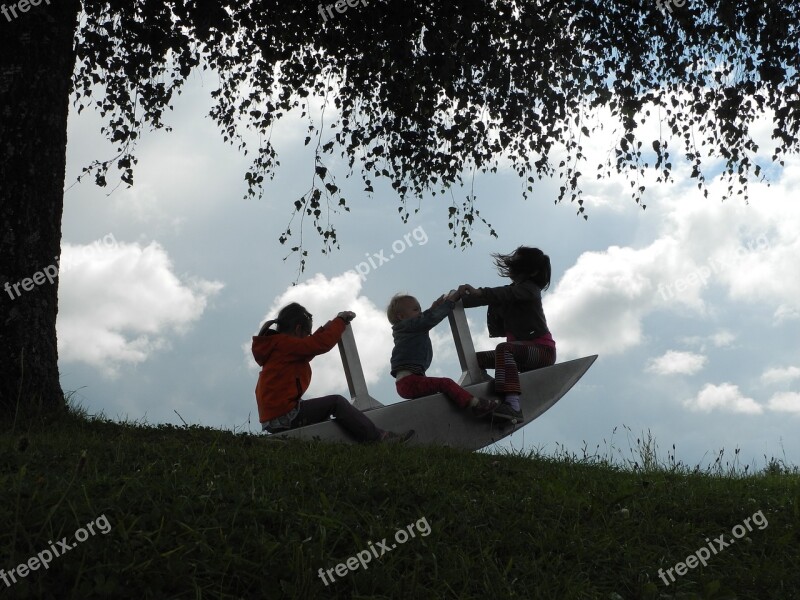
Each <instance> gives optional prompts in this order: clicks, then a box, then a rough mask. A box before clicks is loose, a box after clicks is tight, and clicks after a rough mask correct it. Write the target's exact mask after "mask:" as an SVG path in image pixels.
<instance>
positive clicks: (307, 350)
mask: <svg viewBox="0 0 800 600" xmlns="http://www.w3.org/2000/svg"><path fill="white" fill-rule="evenodd" d="M355 316H356V315H355V313H352V312H349V311H345V312H340V313H339V314H338V315H337V317H336V318H335V319H333V320H331V321H328V322H327V323H326V324H325V325H323V326H322V327H320V328H319V329H317V331H315V332H314V333H313V334H312V333H311V322H312V317H311V314H310V313H309V312H308V311H307V310H306V309H305V308H303V307H302V306H301V305H299V304H297V303H296V302H293V303H292V304H289V305H287V306H284V307H283V308H282V309H281V311H280V312H279V313H278V318H277V319H274V320H270V321H267V322H266V323H264V325H263V326H262V327H261V331H259V332H258V335H257V336H255V337H253V358H255V360H256V362H257V363H258V364H259V365H261V367H262V368H261V373H260V374H259V376H258V384H257V385H256V401H257V402H258V420H259V421H260V422H261V427H262V429H263V430H266V431H268V432H270V433H276V432H278V431H281V430H285V429H294V428H296V427H303V426H304V425H311V424H312V423H320V422H322V421H326V420H327V419H328V418H329V417H331V416H333V417H335V418H336V422H337V423H339V424H340V425H341V426H342V427H344V429H346V430H347V431H348V432H349V433H350V434H351V435H352V436H353V437H354V438H356V439H357V440H358V441H359V442H375V441H380V442H400V443H402V442H406V441H408V440H409V439H410V438H411V437H413V435H414V430H413V429H412V430H410V431H407V432H405V433H404V434H402V435H399V434H396V433H392V432H391V431H383V430H381V429H378V428H377V427H375V425H374V424H373V423H372V421H370V420H369V419H368V418H367V417H366V416H365V415H364V413H362V412H361V411H360V410H358V409H357V408H355V407H354V406H353V405H352V404H350V402H348V401H347V399H345V398H344V397H343V396H339V395H332V396H324V397H322V398H312V399H309V400H303V401H300V397H301V396H302V395H303V393H304V392H305V391H306V389H308V385H309V383H310V382H311V365H310V364H309V363H310V361H311V359H312V358H314V357H315V356H317V355H318V354H324V353H325V352H327V351H328V350H330V349H331V348H333V347H334V346H335V345H336V343H337V342H338V341H339V339H340V338H341V337H342V333H344V330H345V328H346V327H347V324H348V323H349V322H350V321H352V320H353V319H354V318H355ZM274 324H277V325H278V330H277V331H273V330H272V329H270V327H271V326H272V325H274Z"/></svg>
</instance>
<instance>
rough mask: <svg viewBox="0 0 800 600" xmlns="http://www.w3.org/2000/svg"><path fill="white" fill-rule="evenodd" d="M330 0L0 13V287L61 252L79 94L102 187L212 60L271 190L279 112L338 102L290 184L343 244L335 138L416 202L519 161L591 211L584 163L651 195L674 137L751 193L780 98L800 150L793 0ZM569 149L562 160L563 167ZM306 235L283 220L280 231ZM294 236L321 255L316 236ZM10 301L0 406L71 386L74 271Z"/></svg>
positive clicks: (221, 0) (255, 171) (784, 135)
mask: <svg viewBox="0 0 800 600" xmlns="http://www.w3.org/2000/svg"><path fill="white" fill-rule="evenodd" d="M328 5H329V3H328V2H323V4H322V5H320V6H318V5H317V4H316V3H313V2H310V3H305V2H303V3H293V2H286V1H284V2H275V1H257V0H236V1H233V0H167V1H166V2H164V1H158V2H156V1H154V0H139V1H136V2H123V1H121V0H111V1H107V2H95V1H91V0H85V1H84V2H83V4H82V5H79V3H78V2H76V1H75V0H59V1H58V2H53V3H52V4H51V5H49V6H47V5H45V4H42V5H40V6H39V7H38V8H36V9H35V14H34V11H33V10H32V12H31V13H28V14H21V15H19V16H18V18H16V19H15V20H14V21H13V22H10V23H5V22H2V21H0V28H2V40H3V41H2V46H0V48H2V51H0V106H1V107H2V113H0V127H1V129H0V135H1V136H2V137H1V138H0V142H1V143H2V148H3V161H2V164H1V165H0V198H1V199H2V203H3V204H2V207H1V208H0V213H2V218H3V223H4V224H6V223H8V225H5V227H4V235H3V238H2V242H0V244H2V258H0V286H2V285H3V284H4V283H6V282H11V283H15V282H19V281H21V280H22V279H24V278H26V277H30V276H31V275H32V274H33V273H35V272H36V271H39V270H41V269H42V268H43V266H45V265H47V264H50V263H51V262H52V259H53V257H54V256H56V255H57V254H58V252H59V243H60V219H61V210H62V200H63V193H62V189H63V177H64V165H65V150H64V148H65V142H66V123H67V121H66V119H67V103H68V101H69V100H70V99H71V100H72V102H73V106H74V107H75V108H77V109H78V110H82V109H83V108H85V107H87V106H90V105H94V106H96V107H97V108H98V109H99V110H100V111H101V114H102V115H103V116H104V118H105V119H106V126H105V127H104V132H105V134H106V136H107V137H108V139H109V140H110V141H112V142H113V143H114V144H115V145H116V147H117V150H118V155H117V156H116V157H115V158H113V159H112V160H106V161H98V162H96V163H94V164H92V165H89V166H88V167H87V169H86V170H85V174H91V175H92V176H94V177H95V179H96V182H97V183H98V184H99V185H105V184H106V179H107V177H108V176H109V171H110V170H118V171H119V176H120V177H121V179H122V181H123V182H124V183H126V184H128V185H132V184H133V174H134V166H135V163H136V159H135V153H134V150H135V143H136V141H137V140H138V139H139V137H140V136H141V135H142V134H143V132H144V131H146V130H147V129H152V128H162V127H166V126H167V125H166V123H165V111H166V110H168V109H169V108H170V103H171V101H172V98H173V96H174V95H175V94H176V93H180V89H181V86H182V85H183V84H184V83H185V81H186V79H187V77H189V76H190V74H191V73H192V71H193V70H194V69H203V70H210V71H212V72H213V73H214V74H215V76H216V77H217V78H218V82H219V83H218V87H217V88H216V89H215V90H214V91H213V92H212V96H213V98H214V101H215V103H214V106H213V109H212V111H211V117H212V118H213V119H214V120H215V121H216V122H217V123H218V125H219V127H220V130H221V132H222V134H223V136H224V138H225V140H226V141H229V142H230V143H231V144H234V145H236V146H238V147H239V148H240V149H241V150H242V151H244V152H248V153H250V154H251V155H252V156H253V161H252V164H251V167H250V168H249V170H248V172H247V173H246V174H245V180H246V183H247V194H248V195H257V196H261V194H262V192H263V185H264V183H265V179H268V178H270V177H271V176H272V175H273V174H274V171H275V169H276V168H277V166H278V165H279V162H278V157H277V155H276V153H275V149H274V148H273V146H272V144H271V143H270V131H271V128H272V126H273V124H274V123H275V122H276V121H277V120H278V119H280V118H281V116H283V115H285V114H286V113H287V112H288V111H290V110H292V109H295V108H298V107H300V108H302V109H303V111H304V113H306V114H308V113H309V106H310V100H311V99H312V98H313V97H318V98H321V99H322V101H323V103H324V106H325V107H326V108H327V111H326V112H325V118H324V120H323V121H322V122H317V123H315V122H312V121H311V120H310V122H309V126H308V137H307V138H306V143H307V144H312V145H313V147H314V148H315V150H316V152H315V157H316V158H315V163H316V164H315V165H314V168H313V172H312V173H310V175H311V176H312V178H313V184H312V185H311V187H310V189H309V190H308V192H307V193H306V194H304V195H303V196H302V197H301V198H298V199H296V200H292V202H293V203H294V209H295V215H296V216H297V215H299V217H300V219H301V220H302V219H303V218H309V219H310V220H311V223H312V224H313V226H314V227H315V228H316V230H317V232H318V234H319V235H320V236H321V239H322V243H323V251H328V250H330V249H331V248H332V247H334V246H336V245H337V243H338V240H337V237H336V230H335V228H334V226H333V223H332V222H331V220H330V216H331V212H332V211H335V210H341V209H344V210H348V202H347V198H345V197H344V195H343V194H342V192H341V190H340V188H339V187H338V186H337V185H336V181H335V179H334V177H333V174H332V173H331V172H329V171H328V169H327V167H326V163H325V158H326V157H328V156H332V155H334V154H337V153H340V154H341V155H342V156H344V157H345V158H346V159H347V161H348V165H349V171H348V173H346V176H348V177H349V176H352V175H355V174H356V173H357V175H358V176H359V177H361V179H362V180H363V182H364V186H365V193H367V194H369V193H370V192H372V190H373V183H374V182H375V181H377V180H378V178H384V179H386V180H388V181H389V182H390V183H391V186H392V187H393V188H394V189H395V190H396V192H397V194H398V210H399V213H400V217H401V218H403V219H406V218H408V216H409V209H408V208H407V205H406V200H407V199H408V198H417V197H419V196H420V195H421V194H422V193H423V192H432V193H434V194H436V193H442V192H444V191H446V190H448V189H450V188H452V187H453V186H460V185H463V184H464V183H465V182H464V181H462V177H463V176H464V174H468V175H469V174H471V173H474V172H476V171H479V172H487V171H494V170H495V169H496V168H497V165H498V160H499V159H501V158H504V157H505V158H508V159H510V160H511V162H512V164H513V166H514V168H515V170H516V171H517V173H518V174H519V176H520V177H521V178H522V179H523V181H525V182H526V191H523V195H525V194H527V192H531V191H532V190H533V189H534V186H535V184H536V181H537V180H539V179H541V178H542V177H549V176H556V177H558V178H559V179H560V180H561V182H562V185H561V188H560V195H559V196H558V198H557V199H556V201H560V200H563V199H564V198H568V199H569V200H571V201H572V202H574V203H575V206H576V209H577V211H578V213H579V214H584V207H583V200H582V198H581V177H582V176H583V175H584V174H588V175H590V176H592V177H594V176H595V175H596V176H598V177H602V176H603V175H607V174H610V173H611V172H612V171H615V172H618V173H625V174H627V176H628V179H629V181H630V183H631V196H632V198H633V199H634V200H635V201H636V202H637V203H640V204H641V200H642V193H643V192H644V191H645V190H644V186H643V185H642V184H641V181H642V176H643V175H644V174H645V172H646V171H647V170H648V169H654V170H655V172H656V173H657V174H658V180H659V181H668V180H670V179H671V173H672V161H673V156H674V155H675V154H676V153H677V154H680V155H682V156H683V157H684V158H686V159H688V160H689V161H690V162H691V163H692V165H693V173H692V177H695V178H697V183H698V186H700V188H701V189H705V179H704V170H703V165H704V159H705V157H709V156H710V157H713V158H720V157H721V158H722V159H724V176H726V177H727V179H728V188H727V194H726V197H727V196H731V195H734V194H736V195H738V194H742V195H744V197H745V198H746V197H747V183H748V181H750V180H752V179H753V178H759V177H762V166H761V165H759V164H757V163H756V162H755V154H756V152H757V150H758V148H757V147H756V145H755V144H754V142H753V140H752V138H751V135H750V128H751V125H752V123H753V122H754V120H755V119H756V118H759V117H761V116H763V115H765V114H766V115H768V116H770V117H772V118H773V120H774V124H775V129H774V135H773V137H774V140H775V144H776V147H775V149H774V153H773V157H772V160H773V161H775V162H778V163H781V164H782V158H783V157H784V156H785V155H786V154H788V153H792V152H796V151H797V150H798V127H799V125H798V123H800V94H799V93H798V92H799V91H800V90H798V84H799V83H800V80H799V78H798V63H799V62H800V51H799V49H798V46H799V44H798V38H799V37H800V35H799V34H800V31H799V30H800V5H799V3H798V2H797V1H796V0H795V1H785V0H784V1H778V0H776V1H770V2H751V1H747V2H744V1H742V0H680V1H679V0H652V2H651V1H642V0H628V1H624V0H616V1H615V0H606V1H602V2H601V1H599V0H573V1H568V2H563V1H560V0H559V1H556V0H537V1H530V2H522V1H506V2H501V1H487V0H466V1H460V2H454V1H446V0H426V1H425V2H417V1H403V0H365V1H361V2H360V1H358V0H350V1H349V2H345V1H344V0H343V1H342V2H341V3H340V9H342V10H344V9H346V12H340V11H337V9H336V8H335V7H336V3H335V2H331V3H330V6H331V10H330V11H328V10H327V9H326V7H327V6H328ZM81 9H82V12H81V13H80V14H79V11H80V10H81ZM0 19H2V17H0ZM73 42H74V44H73ZM73 67H74V71H73ZM70 74H72V82H71V83H72V91H71V93H70V92H69V87H70ZM599 108H605V109H608V110H610V112H611V114H612V115H613V116H614V117H615V118H616V119H618V120H620V122H621V124H622V127H621V129H620V131H619V138H618V140H617V143H616V149H615V152H614V155H613V156H611V157H609V159H608V161H607V162H606V164H601V165H588V164H586V158H585V155H584V152H583V148H584V146H585V145H586V144H587V143H589V140H591V137H592V134H593V133H595V131H594V129H593V128H592V126H591V125H590V123H591V121H590V120H589V119H588V118H587V117H588V115H590V114H591V113H592V111H594V110H597V109H599ZM652 110H658V111H659V113H658V114H660V118H661V121H662V125H663V126H664V127H663V130H664V132H665V136H664V137H662V138H660V139H645V140H642V139H639V135H638V132H637V129H636V128H637V126H638V125H639V124H640V123H643V122H644V121H645V120H646V119H647V118H648V115H649V114H650V111H652ZM309 118H310V117H309ZM328 119H329V120H330V122H328ZM245 129H250V130H254V131H256V132H258V133H259V134H260V135H259V139H260V140H262V142H261V145H260V146H259V147H258V148H250V147H248V145H247V144H246V143H245V141H244V139H243V138H242V136H241V133H242V132H243V131H244V130H245ZM671 143H672V144H674V145H675V146H676V147H675V148H673V147H672V146H671V145H670V144H671ZM561 149H565V151H566V152H565V153H562V152H559V154H558V156H565V157H566V158H565V159H564V160H561V161H559V162H558V164H554V162H555V161H554V160H551V157H552V156H553V155H555V153H556V151H557V150H559V151H560V150H561ZM116 177H117V176H116V175H115V178H116ZM706 193H707V191H706ZM476 200H477V199H476V198H475V197H474V194H472V192H471V191H467V193H466V194H465V195H464V197H463V200H459V201H458V203H449V204H448V205H447V207H446V209H447V214H448V218H449V220H450V227H451V229H452V230H453V236H454V237H453V240H451V242H452V243H453V244H459V245H462V246H463V245H466V244H469V243H470V233H471V231H472V227H473V225H474V224H475V223H476V221H477V222H481V221H483V219H482V218H481V216H480V213H479V211H478V210H477V208H476ZM641 205H642V207H643V208H644V204H641ZM584 216H585V215H584ZM483 223H484V224H485V225H486V226H488V227H489V228H490V230H491V225H489V224H488V223H486V222H485V221H483ZM290 226H291V223H290ZM492 233H494V231H493V230H492ZM296 235H297V231H296V230H295V231H294V232H292V231H291V229H290V228H289V227H287V230H286V231H285V233H284V234H283V235H282V236H281V237H280V242H281V243H289V241H290V240H292V239H295V237H296ZM290 246H291V244H290ZM292 250H293V251H295V252H299V253H300V255H301V265H303V264H305V256H306V250H305V249H304V248H303V244H302V243H300V244H296V245H294V246H292ZM1 306H2V308H0V319H2V323H0V326H1V327H2V329H1V330H0V332H1V333H0V338H1V339H0V343H2V347H3V352H4V356H3V361H2V367H0V394H2V396H1V401H2V405H3V407H5V408H8V407H13V406H14V405H15V403H16V402H17V400H18V399H20V400H21V401H22V402H23V403H30V402H31V401H33V400H35V399H37V398H39V399H41V400H43V401H45V402H48V403H49V402H54V401H58V398H59V397H60V388H59V385H58V379H57V373H56V340H55V330H54V323H55V315H56V287H55V286H39V287H38V288H37V289H35V290H33V291H29V292H26V293H25V294H23V295H22V296H21V297H19V298H16V299H14V300H11V299H9V298H7V297H3V302H2V305H1Z"/></svg>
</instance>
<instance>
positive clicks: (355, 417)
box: [292, 395, 382, 442]
mask: <svg viewBox="0 0 800 600" xmlns="http://www.w3.org/2000/svg"><path fill="white" fill-rule="evenodd" d="M299 409H300V412H299V414H298V415H297V418H295V420H294V422H293V423H292V425H293V426H296V427H303V426H304V425H311V424H312V423H321V422H323V421H325V420H327V419H328V417H331V416H332V417H334V418H335V419H336V422H337V423H339V425H341V426H342V427H344V428H345V430H347V431H348V432H349V433H350V434H351V435H352V436H353V437H354V438H356V439H357V440H358V441H359V442H374V441H376V440H377V439H378V438H379V437H380V436H381V433H382V431H381V430H380V429H378V428H377V427H375V424H374V423H373V422H372V421H370V420H369V418H367V416H366V415H365V414H364V413H362V412H361V411H360V410H358V409H357V408H356V407H355V406H353V405H352V404H350V403H349V402H348V401H347V399H346V398H345V397H344V396H339V395H332V396H323V397H322V398H310V399H308V400H303V401H302V402H300V404H299ZM295 424H296V425H295Z"/></svg>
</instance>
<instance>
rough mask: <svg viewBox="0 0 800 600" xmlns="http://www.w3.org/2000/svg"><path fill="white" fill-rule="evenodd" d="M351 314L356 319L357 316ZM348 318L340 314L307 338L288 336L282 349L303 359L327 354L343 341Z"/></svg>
mask: <svg viewBox="0 0 800 600" xmlns="http://www.w3.org/2000/svg"><path fill="white" fill-rule="evenodd" d="M349 314H352V315H353V317H355V314H353V313H349ZM346 316H347V315H345V313H339V316H337V317H336V318H334V319H331V320H330V321H328V322H327V323H325V325H323V326H322V327H320V328H319V329H317V330H316V331H315V332H314V333H312V334H311V335H309V336H307V337H304V338H296V337H292V336H286V339H285V340H284V341H283V343H282V348H283V349H284V350H285V351H286V352H287V353H289V354H293V355H295V356H298V357H301V358H311V357H314V356H317V355H319V354H325V353H326V352H328V351H329V350H330V349H331V348H333V347H334V346H335V345H336V344H337V343H338V341H339V340H340V339H341V337H342V334H343V333H344V330H345V328H346V327H347V323H349V321H348V320H347V319H346Z"/></svg>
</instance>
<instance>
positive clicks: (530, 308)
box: [461, 279, 550, 340]
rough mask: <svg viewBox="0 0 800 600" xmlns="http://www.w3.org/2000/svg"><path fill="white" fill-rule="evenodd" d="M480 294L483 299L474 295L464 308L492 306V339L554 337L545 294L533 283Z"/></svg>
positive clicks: (489, 318)
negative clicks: (546, 315) (545, 310)
mask: <svg viewBox="0 0 800 600" xmlns="http://www.w3.org/2000/svg"><path fill="white" fill-rule="evenodd" d="M480 290H481V292H482V294H481V296H477V295H475V294H470V295H468V296H464V297H463V298H462V299H461V300H462V302H463V303H464V308H471V307H474V306H487V305H488V306H489V309H488V310H487V312H486V323H487V326H488V327H489V336H490V337H505V336H506V334H508V333H510V334H511V335H513V336H514V338H516V339H517V340H533V339H536V338H538V337H541V336H543V335H544V334H546V333H550V329H549V328H548V327H547V320H546V319H545V317H544V309H542V290H541V288H540V287H539V286H538V285H536V284H535V283H534V282H533V280H531V279H526V280H525V281H521V282H520V283H512V284H511V285H503V286H500V287H493V288H485V287H482V288H480Z"/></svg>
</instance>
